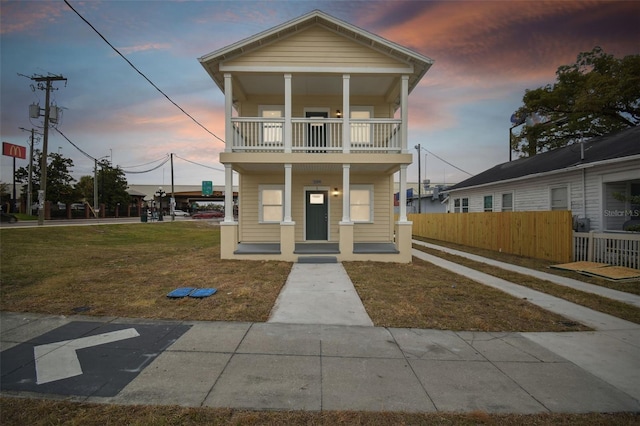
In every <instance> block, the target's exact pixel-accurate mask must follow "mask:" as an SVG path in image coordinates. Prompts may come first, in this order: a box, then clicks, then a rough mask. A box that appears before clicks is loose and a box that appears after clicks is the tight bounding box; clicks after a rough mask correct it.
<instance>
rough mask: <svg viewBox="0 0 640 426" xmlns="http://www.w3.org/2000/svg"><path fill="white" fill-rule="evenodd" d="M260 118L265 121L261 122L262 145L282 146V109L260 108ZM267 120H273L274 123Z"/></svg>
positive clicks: (276, 106)
mask: <svg viewBox="0 0 640 426" xmlns="http://www.w3.org/2000/svg"><path fill="white" fill-rule="evenodd" d="M260 116H261V117H262V118H263V119H265V120H263V121H262V135H261V136H262V140H261V143H262V145H264V146H279V145H282V144H283V143H284V134H283V127H284V120H283V116H284V107H282V106H278V105H275V106H273V105H272V106H270V105H264V106H260ZM269 118H273V119H274V121H268V119H269Z"/></svg>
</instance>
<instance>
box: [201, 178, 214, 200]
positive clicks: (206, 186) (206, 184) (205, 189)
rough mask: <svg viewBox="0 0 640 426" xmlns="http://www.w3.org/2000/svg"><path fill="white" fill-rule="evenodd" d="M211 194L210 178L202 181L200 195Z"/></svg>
mask: <svg viewBox="0 0 640 426" xmlns="http://www.w3.org/2000/svg"><path fill="white" fill-rule="evenodd" d="M212 194H213V182H212V181H210V180H203V181H202V195H203V196H208V195H212Z"/></svg>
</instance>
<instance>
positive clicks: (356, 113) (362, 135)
mask: <svg viewBox="0 0 640 426" xmlns="http://www.w3.org/2000/svg"><path fill="white" fill-rule="evenodd" d="M372 116H373V107H357V106H352V107H351V120H352V121H351V123H350V125H351V143H352V144H354V145H369V144H371V123H369V122H368V120H370V119H371V117H372ZM353 120H355V121H353Z"/></svg>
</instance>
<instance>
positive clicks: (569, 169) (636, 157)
mask: <svg viewBox="0 0 640 426" xmlns="http://www.w3.org/2000/svg"><path fill="white" fill-rule="evenodd" d="M633 160H640V154H638V155H631V156H627V157H619V158H612V159H609V160H601V161H594V162H591V163H582V164H576V165H575V166H570V167H565V168H563V169H557V170H550V171H547V172H540V173H532V174H529V175H525V176H518V177H515V178H511V179H504V180H496V181H493V182H487V183H482V184H478V185H473V186H464V187H462V188H455V189H450V190H449V192H458V191H463V190H469V189H478V188H486V187H488V186H493V185H499V184H505V183H513V182H518V181H521V180H527V179H532V178H538V177H545V176H552V175H556V174H559V173H569V172H573V171H576V170H582V169H590V168H592V167H596V166H604V165H608V164H615V163H621V162H623V161H633Z"/></svg>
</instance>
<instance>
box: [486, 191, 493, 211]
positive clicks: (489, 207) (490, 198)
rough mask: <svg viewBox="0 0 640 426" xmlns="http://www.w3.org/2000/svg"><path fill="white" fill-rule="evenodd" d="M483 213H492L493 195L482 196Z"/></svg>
mask: <svg viewBox="0 0 640 426" xmlns="http://www.w3.org/2000/svg"><path fill="white" fill-rule="evenodd" d="M484 211H485V212H492V211H493V195H485V196H484Z"/></svg>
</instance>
